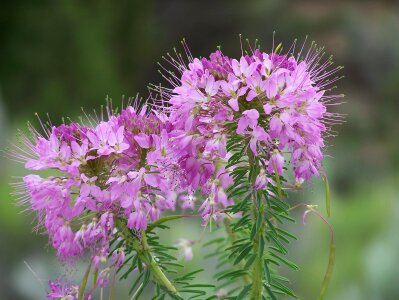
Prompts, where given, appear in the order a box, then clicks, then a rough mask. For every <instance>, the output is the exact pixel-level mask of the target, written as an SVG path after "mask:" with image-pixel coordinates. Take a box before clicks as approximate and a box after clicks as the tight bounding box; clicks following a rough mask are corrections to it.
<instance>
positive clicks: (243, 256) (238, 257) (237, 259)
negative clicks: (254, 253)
mask: <svg viewBox="0 0 399 300" xmlns="http://www.w3.org/2000/svg"><path fill="white" fill-rule="evenodd" d="M251 249H252V244H250V245H249V246H247V247H246V248H245V249H244V250H243V251H242V252H241V253H240V255H238V256H237V258H236V259H235V261H234V263H233V264H234V265H236V264H238V263H240V261H242V260H243V259H244V258H245V257H246V256H247V255H248V253H249V252H250V251H251Z"/></svg>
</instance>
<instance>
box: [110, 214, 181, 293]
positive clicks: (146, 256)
mask: <svg viewBox="0 0 399 300" xmlns="http://www.w3.org/2000/svg"><path fill="white" fill-rule="evenodd" d="M116 224H117V226H118V229H119V230H120V231H121V232H122V234H123V236H124V237H125V239H126V240H128V241H129V242H130V243H131V245H132V246H133V248H134V249H135V250H136V252H137V256H138V257H139V258H140V260H141V261H142V262H143V263H144V264H145V265H146V266H147V268H148V269H149V270H150V271H151V273H152V275H153V278H154V280H155V281H156V282H157V283H158V284H159V285H160V286H161V287H163V288H164V289H165V290H166V291H167V292H168V293H170V294H172V295H174V296H175V297H178V298H181V296H180V295H179V292H178V291H177V289H176V287H175V286H174V285H173V283H172V282H171V281H170V280H169V279H168V277H166V275H165V273H164V272H163V271H162V269H161V267H160V266H159V264H158V263H157V262H156V260H155V259H154V256H153V255H152V253H151V249H150V247H149V245H148V242H147V236H146V232H145V230H143V231H142V232H141V240H139V239H138V238H136V237H134V236H132V235H131V232H130V231H129V230H128V228H127V227H126V225H125V224H124V223H123V222H121V221H120V220H117V221H116Z"/></svg>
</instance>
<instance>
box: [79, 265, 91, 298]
mask: <svg viewBox="0 0 399 300" xmlns="http://www.w3.org/2000/svg"><path fill="white" fill-rule="evenodd" d="M90 269H91V261H90V263H89V265H88V266H87V269H86V272H85V275H84V276H83V280H82V284H81V285H80V288H79V295H78V300H83V297H84V294H85V290H86V285H87V280H88V278H89V274H90Z"/></svg>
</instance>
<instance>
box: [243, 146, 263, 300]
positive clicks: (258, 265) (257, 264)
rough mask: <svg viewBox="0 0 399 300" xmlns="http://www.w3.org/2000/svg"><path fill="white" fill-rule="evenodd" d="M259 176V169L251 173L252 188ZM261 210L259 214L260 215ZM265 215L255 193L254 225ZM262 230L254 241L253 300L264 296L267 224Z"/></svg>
mask: <svg viewBox="0 0 399 300" xmlns="http://www.w3.org/2000/svg"><path fill="white" fill-rule="evenodd" d="M247 155H248V162H249V166H250V167H251V166H252V165H254V164H256V159H255V157H254V155H253V153H252V152H251V150H250V149H249V150H248V151H247ZM258 174H259V169H258V168H254V169H253V172H252V173H251V178H249V181H250V183H251V185H252V186H254V185H255V180H256V177H257V176H258ZM258 210H259V213H258ZM263 215H264V206H263V204H262V203H261V202H259V207H258V201H257V197H256V191H253V193H252V218H253V224H257V223H258V217H259V216H263ZM260 224H261V225H260V228H257V232H256V234H255V237H254V239H253V251H254V254H255V255H256V258H255V261H254V263H253V267H252V273H251V275H252V290H251V296H252V299H254V300H262V294H263V280H262V279H263V258H264V253H263V252H262V253H260V247H259V246H260V239H261V237H262V235H263V232H264V228H265V222H261V223H260Z"/></svg>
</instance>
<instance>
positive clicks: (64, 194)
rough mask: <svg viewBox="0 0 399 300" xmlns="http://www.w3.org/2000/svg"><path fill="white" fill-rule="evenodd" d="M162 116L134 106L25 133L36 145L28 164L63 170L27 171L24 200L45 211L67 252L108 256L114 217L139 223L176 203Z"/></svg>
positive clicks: (60, 249)
mask: <svg viewBox="0 0 399 300" xmlns="http://www.w3.org/2000/svg"><path fill="white" fill-rule="evenodd" d="M161 119H162V116H160V115H157V114H155V113H152V112H151V113H147V108H143V109H142V110H141V111H139V112H137V111H136V110H135V109H134V108H133V107H132V106H129V107H127V108H126V109H124V110H123V111H122V113H121V114H119V115H111V114H110V115H109V119H108V121H101V122H99V124H98V125H95V126H93V127H91V126H88V127H84V126H81V125H78V124H70V125H61V126H59V127H52V128H49V129H48V131H47V135H46V136H41V135H39V134H38V133H37V132H35V134H34V136H33V138H34V140H33V141H30V140H29V139H27V138H25V139H24V140H23V142H24V143H25V146H26V148H27V149H28V150H29V151H25V153H22V154H20V156H19V157H20V158H22V159H24V160H25V161H26V163H25V166H26V168H27V169H30V170H35V171H41V170H48V169H51V170H56V171H58V172H57V173H58V175H57V176H50V177H40V176H39V175H27V176H25V177H24V178H23V188H24V189H25V194H22V197H23V198H22V200H23V201H29V203H30V204H31V208H32V209H33V210H34V211H36V212H37V213H38V216H39V223H40V224H41V225H44V226H45V228H46V229H47V232H48V234H49V236H50V239H51V242H52V245H53V247H54V248H55V249H56V250H57V253H58V255H59V256H60V257H73V256H80V255H82V254H83V252H84V249H86V248H90V249H92V250H93V253H98V255H99V256H102V257H106V256H107V255H108V251H109V246H108V243H109V241H110V240H111V239H113V231H114V229H115V224H114V219H115V218H123V219H125V220H127V226H128V227H129V228H130V229H135V230H140V229H145V228H146V227H147V223H148V222H149V221H155V220H157V219H158V218H159V216H160V214H161V212H162V211H164V210H174V209H175V200H176V193H175V192H174V191H176V190H177V182H176V180H178V179H177V178H176V177H175V176H173V174H172V172H173V170H174V169H176V166H175V162H174V161H173V158H171V157H172V156H171V155H168V154H167V152H168V151H169V149H168V148H169V146H168V145H165V144H164V143H163V141H165V140H166V141H168V140H169V136H168V132H167V130H166V124H165V123H164V122H162V120H161ZM79 227H80V228H79Z"/></svg>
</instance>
